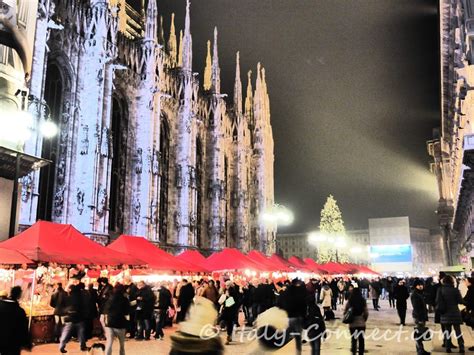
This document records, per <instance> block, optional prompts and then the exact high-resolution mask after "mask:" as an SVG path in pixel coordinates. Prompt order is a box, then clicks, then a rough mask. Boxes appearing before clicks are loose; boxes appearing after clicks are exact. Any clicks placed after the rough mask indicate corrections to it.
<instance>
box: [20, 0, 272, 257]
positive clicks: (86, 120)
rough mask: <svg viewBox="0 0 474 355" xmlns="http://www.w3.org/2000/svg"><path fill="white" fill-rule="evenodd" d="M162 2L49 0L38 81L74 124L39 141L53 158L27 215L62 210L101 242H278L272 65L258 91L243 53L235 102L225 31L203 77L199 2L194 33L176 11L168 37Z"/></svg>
mask: <svg viewBox="0 0 474 355" xmlns="http://www.w3.org/2000/svg"><path fill="white" fill-rule="evenodd" d="M158 3H159V1H158ZM158 5H159V4H157V2H156V1H151V0H150V1H148V2H147V4H146V5H144V6H143V8H141V9H140V8H137V7H135V8H134V7H132V6H131V5H130V4H128V3H127V2H126V1H125V0H115V1H114V0H109V1H105V0H61V1H59V0H41V1H40V2H39V7H38V16H37V23H36V34H35V45H34V51H33V64H32V72H31V78H30V80H29V88H28V89H29V95H30V99H31V100H33V102H34V101H35V100H37V101H38V99H39V100H44V101H45V102H46V103H47V104H48V106H49V107H50V109H51V110H50V111H51V112H50V114H51V118H52V119H53V120H54V121H55V122H56V123H57V124H58V125H59V126H60V134H59V135H58V136H57V138H56V139H55V140H53V141H44V142H43V141H42V140H41V138H40V137H39V136H35V137H33V138H32V139H30V140H29V141H28V142H27V143H26V145H25V152H26V153H30V154H32V155H37V156H42V157H44V158H48V159H50V160H52V161H53V164H52V167H51V168H50V169H49V170H47V169H46V168H44V169H42V171H41V174H40V173H39V172H37V173H33V174H32V175H30V176H28V177H26V178H23V179H22V188H23V189H22V191H23V192H22V195H21V207H20V221H19V223H20V225H21V226H28V225H31V224H33V223H34V222H35V221H36V220H37V219H51V220H53V221H55V222H59V223H70V224H73V225H74V226H75V227H76V228H78V229H79V230H80V231H81V232H83V233H85V234H86V235H89V236H91V237H93V238H96V239H105V238H108V237H110V236H112V237H113V236H115V235H118V234H122V233H123V234H131V235H138V236H145V237H147V238H148V239H149V240H151V241H154V242H159V243H160V245H162V246H164V247H166V248H168V249H171V250H173V249H174V250H176V251H177V250H180V249H183V248H186V247H199V248H203V249H221V248H223V247H225V246H229V247H237V248H239V249H242V250H244V251H247V250H249V249H260V250H263V251H265V252H267V253H270V252H273V251H274V239H275V229H274V226H264V225H261V224H260V223H259V221H258V216H259V214H260V213H262V212H263V211H264V210H266V209H269V208H271V207H272V206H273V204H274V200H273V160H274V157H273V137H272V129H271V125H270V108H269V97H268V93H267V85H266V80H265V70H264V68H263V67H261V66H260V64H258V65H257V67H256V71H255V75H254V76H255V77H256V81H255V84H254V86H255V89H254V88H253V85H252V77H251V73H250V72H249V73H248V83H247V90H246V96H245V99H244V98H243V97H242V83H241V74H240V67H239V54H238V53H237V56H236V77H235V90H234V95H233V100H228V101H229V102H230V101H232V103H227V102H226V101H225V96H226V95H225V94H223V93H221V88H220V68H219V58H218V41H217V38H218V33H217V29H216V30H215V31H214V41H213V48H212V54H211V48H210V44H209V43H208V58H207V61H206V63H207V65H206V68H205V71H204V78H203V80H202V82H200V81H199V80H198V75H197V73H195V72H194V71H193V68H192V38H191V33H190V4H189V2H188V3H187V4H186V18H185V26H184V30H183V31H180V33H179V35H178V34H177V32H176V30H175V26H174V18H173V19H172V24H171V28H170V31H169V32H170V35H169V38H168V39H167V40H165V39H164V35H163V33H164V31H163V26H162V21H160V17H159V14H158ZM30 109H31V110H37V107H36V106H35V105H34V104H32V105H30ZM48 175H49V176H48Z"/></svg>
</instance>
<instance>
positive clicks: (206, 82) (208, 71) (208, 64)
mask: <svg viewBox="0 0 474 355" xmlns="http://www.w3.org/2000/svg"><path fill="white" fill-rule="evenodd" d="M211 66H212V59H211V41H207V54H206V67H205V68H204V84H203V86H204V90H210V89H211Z"/></svg>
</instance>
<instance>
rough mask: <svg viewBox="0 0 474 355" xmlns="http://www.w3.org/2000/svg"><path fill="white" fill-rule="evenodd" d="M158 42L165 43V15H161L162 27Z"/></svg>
mask: <svg viewBox="0 0 474 355" xmlns="http://www.w3.org/2000/svg"><path fill="white" fill-rule="evenodd" d="M158 43H159V44H161V45H162V46H164V45H165V29H164V27H163V16H160V29H159V31H158Z"/></svg>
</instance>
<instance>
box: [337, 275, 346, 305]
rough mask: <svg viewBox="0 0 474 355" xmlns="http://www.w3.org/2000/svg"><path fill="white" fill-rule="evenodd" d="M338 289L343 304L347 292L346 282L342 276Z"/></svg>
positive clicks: (340, 302) (340, 301)
mask: <svg viewBox="0 0 474 355" xmlns="http://www.w3.org/2000/svg"><path fill="white" fill-rule="evenodd" d="M337 289H338V290H339V293H338V295H339V302H338V303H339V304H340V305H342V304H344V296H345V293H346V283H345V282H344V280H343V279H342V278H341V279H339V281H338V282H337Z"/></svg>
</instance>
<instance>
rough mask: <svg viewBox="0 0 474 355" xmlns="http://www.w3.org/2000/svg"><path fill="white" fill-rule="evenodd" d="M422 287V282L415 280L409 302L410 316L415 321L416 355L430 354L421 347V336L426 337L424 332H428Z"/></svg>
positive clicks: (426, 311)
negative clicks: (410, 305) (411, 309)
mask: <svg viewBox="0 0 474 355" xmlns="http://www.w3.org/2000/svg"><path fill="white" fill-rule="evenodd" d="M423 287H424V284H423V281H422V280H420V279H416V280H415V281H414V282H413V292H412V294H411V298H410V300H411V304H412V306H413V312H412V316H413V319H414V320H415V335H416V338H415V340H416V353H417V354H418V355H429V354H430V353H429V352H427V351H426V350H425V348H424V347H423V336H424V335H426V332H429V329H428V328H427V327H426V322H427V321H428V310H427V308H426V302H425V296H424V294H423Z"/></svg>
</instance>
